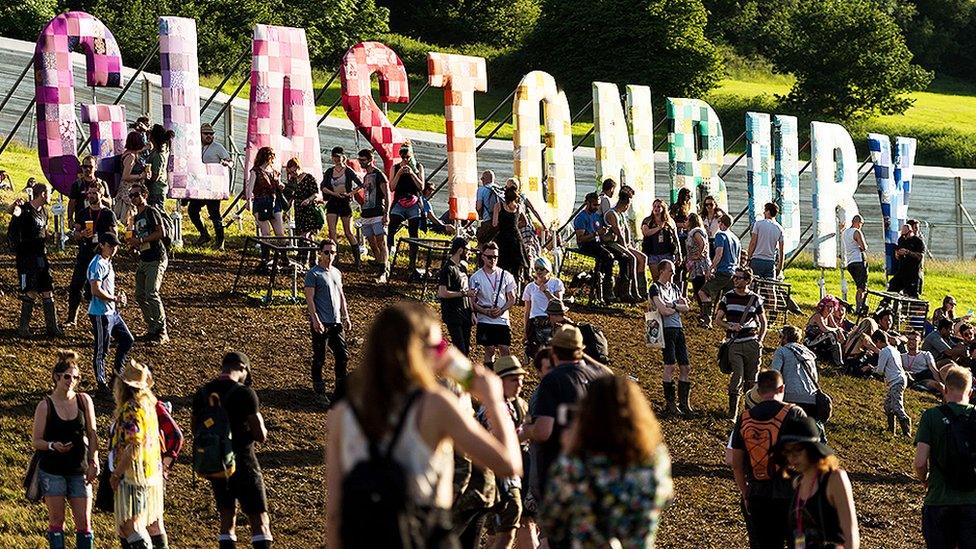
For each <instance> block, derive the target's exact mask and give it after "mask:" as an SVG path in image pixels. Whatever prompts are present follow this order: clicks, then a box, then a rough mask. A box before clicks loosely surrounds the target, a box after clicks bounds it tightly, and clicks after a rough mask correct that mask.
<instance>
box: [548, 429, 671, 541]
mask: <svg viewBox="0 0 976 549" xmlns="http://www.w3.org/2000/svg"><path fill="white" fill-rule="evenodd" d="M671 500H672V484H671V457H670V456H669V455H668V450H667V448H666V447H665V446H664V444H661V445H659V446H658V448H657V452H656V455H655V456H654V458H653V460H652V461H650V462H648V463H644V464H640V465H634V466H630V467H628V468H626V469H621V468H620V467H619V466H618V465H616V464H614V463H613V462H612V461H610V460H609V459H608V458H607V457H606V456H602V455H595V456H562V457H560V458H559V460H558V461H557V462H556V463H555V464H554V465H553V467H552V471H551V472H550V478H549V487H548V490H547V491H546V501H545V504H544V505H542V506H541V508H540V514H541V516H540V521H541V523H540V525H541V526H542V529H543V531H544V532H546V534H547V535H548V536H549V538H550V542H551V543H550V546H551V547H571V546H573V545H574V543H579V544H580V545H581V546H583V547H596V546H603V545H605V544H607V543H609V541H610V540H611V539H617V540H618V541H620V543H621V544H622V545H623V546H624V547H654V537H655V535H656V533H657V525H658V521H659V519H660V516H661V511H663V510H664V509H665V508H666V507H667V506H668V505H669V504H670V503H671ZM553 542H554V543H553Z"/></svg>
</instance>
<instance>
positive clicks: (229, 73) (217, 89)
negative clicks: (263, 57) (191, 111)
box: [200, 43, 251, 114]
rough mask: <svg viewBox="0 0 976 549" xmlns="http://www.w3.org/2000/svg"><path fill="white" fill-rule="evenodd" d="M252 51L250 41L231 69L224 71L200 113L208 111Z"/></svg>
mask: <svg viewBox="0 0 976 549" xmlns="http://www.w3.org/2000/svg"><path fill="white" fill-rule="evenodd" d="M250 53H251V44H250V43H248V45H247V47H246V48H244V51H243V52H241V55H240V56H238V58H237V61H236V62H235V63H234V66H233V67H232V68H231V69H230V70H229V71H227V72H226V73H224V78H223V79H222V80H221V81H220V84H217V87H215V88H214V90H213V93H211V94H210V97H208V98H207V100H206V102H204V104H203V106H202V107H200V114H203V113H204V112H206V110H207V107H209V106H210V104H211V103H213V101H214V99H216V98H217V94H218V93H220V90H222V89H224V85H225V84H227V81H228V80H230V77H231V76H234V75H235V74H237V69H238V68H240V66H241V63H243V62H244V60H245V59H247V56H248V54H250ZM246 79H247V78H246V77H245V80H246Z"/></svg>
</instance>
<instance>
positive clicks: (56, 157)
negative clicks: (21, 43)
mask: <svg viewBox="0 0 976 549" xmlns="http://www.w3.org/2000/svg"><path fill="white" fill-rule="evenodd" d="M79 46H80V47H81V49H82V51H84V53H85V57H86V63H85V68H86V71H87V77H88V85H89V86H104V87H115V88H117V87H120V86H121V84H122V54H121V52H120V51H119V45H118V43H116V41H115V37H114V36H112V33H111V31H109V30H108V28H107V27H106V26H105V24H104V23H102V22H101V21H99V20H98V19H96V18H95V17H93V16H91V15H89V14H87V13H85V12H81V11H69V12H65V13H62V14H60V15H58V16H57V17H55V18H54V19H52V20H51V21H50V22H49V23H48V24H47V25H46V26H45V27H44V30H42V31H41V34H40V35H39V36H38V37H37V45H36V46H35V48H34V97H35V98H36V100H37V108H36V111H37V155H38V157H39V159H40V162H41V170H43V172H44V177H46V178H47V180H48V181H50V182H51V184H52V185H54V188H56V189H57V190H59V191H61V192H62V193H64V194H67V193H68V192H70V190H71V184H72V183H73V182H74V180H75V178H76V177H77V176H78V156H77V150H76V148H77V143H78V142H77V133H76V130H75V90H74V75H73V74H72V69H73V67H72V61H71V52H72V50H74V49H75V48H77V47H79ZM90 114H96V115H97V114H101V113H90ZM105 114H109V113H105ZM106 133H108V132H106Z"/></svg>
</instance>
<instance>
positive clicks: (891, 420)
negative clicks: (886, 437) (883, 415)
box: [885, 414, 895, 435]
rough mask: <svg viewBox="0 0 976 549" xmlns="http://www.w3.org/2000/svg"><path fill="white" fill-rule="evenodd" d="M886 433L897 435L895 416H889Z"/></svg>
mask: <svg viewBox="0 0 976 549" xmlns="http://www.w3.org/2000/svg"><path fill="white" fill-rule="evenodd" d="M885 432H886V433H888V434H891V435H893V434H895V414H888V429H887V430H886V431H885Z"/></svg>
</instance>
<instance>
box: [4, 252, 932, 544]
mask: <svg viewBox="0 0 976 549" xmlns="http://www.w3.org/2000/svg"><path fill="white" fill-rule="evenodd" d="M72 262H73V257H71V258H63V259H60V258H59V259H57V260H56V261H55V267H54V268H55V275H56V285H57V288H58V292H57V302H58V305H59V310H60V312H61V314H62V315H63V314H64V303H65V302H66V293H65V290H64V288H65V287H66V286H67V282H68V278H69V276H70V269H71V263H72ZM235 266H236V255H231V254H228V255H226V256H218V257H205V256H193V255H185V254H180V255H178V256H177V257H176V258H175V259H172V260H171V263H170V268H169V271H168V272H167V273H166V279H165V282H164V286H163V297H164V303H165V306H166V311H167V316H168V319H169V323H170V336H171V338H172V342H171V343H170V344H169V345H167V346H164V347H161V348H148V347H145V346H141V345H140V344H137V346H136V348H135V350H134V356H135V357H136V358H137V359H139V360H145V361H148V362H150V363H151V364H152V366H153V368H154V371H155V376H156V388H155V390H156V394H157V395H158V396H159V398H161V399H163V400H168V401H170V402H172V404H173V408H174V412H175V413H174V415H175V417H176V419H177V421H178V422H180V423H181V425H183V426H184V427H188V423H189V405H190V398H191V396H192V394H193V392H194V391H195V389H196V388H197V387H198V386H199V385H201V384H203V383H204V382H206V381H207V380H209V379H211V378H212V377H214V376H215V375H216V373H217V371H218V369H219V361H220V357H221V356H222V354H223V353H224V352H225V351H227V350H230V349H234V350H240V351H243V352H245V353H247V355H248V356H249V357H250V359H251V362H252V365H253V375H254V388H255V390H256V391H257V394H258V397H259V398H260V400H261V405H262V412H263V413H264V416H265V419H266V422H267V426H268V430H269V432H270V434H269V440H268V442H267V443H266V444H263V445H260V446H259V447H258V458H259V460H260V462H261V466H262V468H263V470H264V474H265V480H266V483H267V488H268V500H269V504H270V511H271V517H272V519H271V520H272V523H271V524H272V530H273V533H274V537H275V540H276V542H277V543H276V546H278V547H307V546H309V545H312V544H316V543H318V542H319V541H321V539H322V534H323V531H324V528H325V524H324V520H323V509H324V502H325V493H324V489H323V479H324V470H323V465H322V461H323V458H322V456H323V448H322V444H321V439H322V427H323V425H324V422H325V412H323V411H322V410H321V409H319V408H317V407H316V405H315V404H314V400H313V395H312V392H311V389H310V381H309V373H308V372H309V362H310V357H311V349H310V344H309V339H308V335H307V320H306V317H305V311H304V306H301V305H276V306H272V307H262V306H260V305H259V304H257V303H256V302H255V301H254V300H253V299H249V298H246V297H243V296H239V295H232V294H231V293H230V288H231V284H232V282H233V268H234V267H235ZM116 269H117V273H118V281H117V287H121V288H125V289H126V290H127V293H128V294H129V296H130V298H131V297H132V296H133V294H134V290H133V270H134V263H133V261H132V260H131V259H130V258H120V259H119V260H118V261H117V267H116ZM344 270H345V271H346V274H345V277H346V293H347V296H348V299H349V302H350V312H351V314H352V317H353V335H354V336H360V337H361V336H363V335H364V334H365V332H366V330H367V328H368V326H369V323H370V319H371V317H372V315H373V314H374V313H375V311H377V310H378V309H379V308H380V307H383V306H384V305H387V304H389V303H392V302H395V301H396V300H398V299H402V294H401V293H399V291H402V290H403V287H402V286H400V285H397V284H391V285H389V286H378V285H376V284H374V283H373V282H372V280H371V279H370V278H369V277H367V276H364V275H361V274H357V273H355V272H350V271H349V270H347V269H344ZM0 280H2V281H3V286H2V289H3V295H2V296H0V447H2V448H5V449H6V450H4V451H0V547H42V546H46V545H44V541H43V538H42V537H41V536H42V534H43V532H44V530H45V520H46V519H45V518H44V517H45V513H44V510H43V507H42V506H30V505H28V504H26V503H25V501H24V500H23V497H22V492H21V490H20V488H19V483H20V480H21V479H22V477H23V471H24V468H25V467H26V465H27V461H28V459H29V455H30V454H29V452H30V450H29V448H30V444H29V433H30V424H31V417H32V415H33V411H34V408H35V406H36V403H37V402H38V401H39V400H40V399H41V398H42V396H43V394H44V393H45V392H47V391H48V390H49V389H50V367H51V364H52V357H53V356H54V351H55V350H56V349H58V348H73V349H76V350H78V351H80V352H81V354H82V356H83V359H84V360H85V361H90V357H91V348H90V346H91V336H90V335H89V332H88V328H87V324H82V327H79V328H75V329H73V330H71V331H69V332H68V334H67V336H66V337H65V338H63V339H57V340H51V339H46V338H43V337H41V336H34V337H33V338H32V339H30V340H27V341H25V340H21V339H18V338H16V337H15V327H16V323H17V315H18V307H19V301H18V300H17V297H16V295H15V294H14V293H13V288H12V282H13V281H14V280H15V276H14V272H13V261H12V257H11V256H9V255H8V256H4V257H3V258H2V261H0ZM249 281H250V282H251V283H252V284H253V287H254V288H256V287H257V285H258V284H259V281H258V280H257V279H256V278H251V279H249ZM284 282H290V280H287V281H284ZM433 306H434V307H435V308H436V304H435V305H433ZM122 314H123V316H124V317H125V319H126V321H127V323H128V324H129V326H130V328H131V329H132V331H133V333H135V334H138V333H142V332H144V331H145V325H144V323H143V321H142V318H141V315H140V314H139V310H138V308H137V307H136V306H135V304H134V303H130V304H129V306H128V307H126V308H125V309H123V312H122ZM570 314H571V316H572V317H573V318H575V319H577V320H583V321H588V322H593V323H595V324H597V325H598V326H600V327H602V328H603V330H604V332H605V333H606V334H607V336H608V337H609V340H610V347H611V356H612V358H613V367H614V369H616V370H618V371H620V372H624V373H627V374H629V375H631V376H633V377H635V378H637V379H638V380H639V382H640V384H641V386H642V387H643V388H644V390H645V392H646V394H647V395H648V396H649V397H650V398H651V399H652V401H653V402H654V404H655V408H656V409H657V408H660V407H661V405H662V400H663V399H662V390H661V384H660V372H661V356H660V351H657V350H651V349H648V348H646V347H645V346H644V344H643V342H642V336H641V331H642V327H643V320H642V315H641V314H640V311H638V309H637V308H630V309H628V310H623V309H618V310H614V311H612V312H611V314H605V313H601V314H597V313H596V312H591V313H586V312H585V311H582V312H577V311H575V310H574V312H572V313H570ZM512 315H513V318H519V319H520V318H521V315H522V308H521V307H516V308H515V309H513V311H512ZM804 320H805V319H798V318H796V319H794V322H796V323H801V324H802V322H804ZM687 324H692V323H691V322H687ZM513 325H514V331H515V334H514V337H513V339H514V340H515V341H521V337H522V335H521V328H520V325H521V322H514V323H513ZM34 328H35V332H40V331H41V329H42V326H41V318H40V315H39V313H37V314H36V315H35V321H34ZM687 333H688V341H689V346H690V349H691V355H692V356H691V358H692V363H693V382H694V383H695V386H694V390H693V397H692V401H693V405H694V406H695V407H697V408H698V409H699V410H701V411H703V412H704V413H703V415H702V416H701V417H700V418H698V419H694V420H677V419H669V420H664V421H663V426H664V431H665V436H666V442H667V444H668V447H669V449H670V452H671V456H672V459H673V461H674V467H673V474H674V477H675V502H674V505H673V506H672V507H671V508H670V509H668V510H667V511H666V512H665V513H664V514H663V516H662V519H661V528H660V532H659V537H658V546H660V547H721V546H726V547H743V546H745V545H746V543H747V542H746V537H745V530H744V528H743V523H742V519H741V516H740V512H739V508H738V498H737V495H736V493H735V487H734V483H733V481H732V475H731V472H730V471H729V469H728V468H727V467H726V465H725V463H724V452H723V447H724V444H725V442H726V439H727V437H728V434H729V430H730V427H731V425H730V423H729V422H728V420H726V419H723V418H722V411H723V410H724V408H725V393H726V392H725V384H726V382H727V379H726V377H725V376H723V375H722V374H720V373H719V371H718V368H717V366H716V365H715V361H714V358H713V357H714V349H715V346H716V345H717V341H718V338H719V334H718V333H717V332H707V333H706V332H704V331H703V330H701V329H700V328H697V327H689V328H687ZM767 343H768V344H772V340H770V341H767ZM518 347H519V348H518V349H517V350H518V352H521V348H520V346H518ZM351 354H352V357H351V365H352V366H353V367H355V364H356V361H357V359H358V354H359V349H358V348H357V347H352V348H351ZM768 360H769V353H767V354H766V361H768ZM330 368H331V362H330V363H329V364H327V368H326V370H327V375H330V374H329V373H328V371H329V370H330ZM82 375H83V378H84V380H83V382H82V384H83V387H84V388H85V389H86V390H93V389H94V373H93V372H92V371H91V366H90V363H89V362H86V363H85V367H84V369H83V371H82ZM824 376H825V380H824V386H825V389H826V390H827V391H828V392H829V393H831V394H832V395H833V396H834V399H835V409H836V412H835V419H834V420H832V422H831V424H830V425H829V431H828V436H829V437H830V442H831V444H832V445H833V446H834V448H835V449H836V450H837V453H838V455H839V457H840V458H841V460H842V463H843V464H844V466H845V467H846V468H847V469H848V470H849V471H850V473H851V478H852V482H853V484H854V491H855V500H856V505H857V510H858V516H859V520H860V525H861V536H862V546H864V547H917V546H920V545H921V543H922V542H921V528H920V521H921V519H920V513H921V499H922V495H923V489H922V487H921V485H920V484H919V483H917V482H914V481H913V480H912V478H911V477H910V476H909V475H910V474H911V455H912V447H911V444H910V442H909V441H908V440H906V439H904V438H901V437H898V438H893V437H891V436H890V435H885V434H882V422H883V421H884V420H883V414H882V412H881V403H882V399H883V388H882V383H881V382H880V381H873V380H869V381H865V380H853V379H849V378H844V377H842V376H840V375H839V374H836V373H832V372H826V373H825V374H824ZM328 382H329V383H331V379H328ZM534 385H535V380H534V379H533V380H530V381H529V383H528V385H527V387H526V392H527V393H528V392H530V391H531V389H532V387H534ZM906 401H907V404H908V406H909V409H910V413H911V414H912V415H913V417H915V418H917V417H918V414H919V413H920V411H921V410H922V409H923V408H924V407H928V406H931V405H933V403H934V400H932V399H931V398H930V397H925V396H920V395H918V394H917V393H910V394H908V395H906ZM109 413H110V408H109V406H108V404H107V403H100V404H99V405H98V421H99V424H98V428H99V433H100V434H101V435H102V436H104V435H105V433H106V431H107V423H108V417H109ZM104 446H105V444H104V440H103V443H102V448H103V449H104ZM188 454H189V450H188V448H187V449H185V450H184V455H183V456H182V457H181V459H180V464H179V465H178V467H177V468H176V470H175V472H174V474H173V476H171V478H170V481H169V485H168V492H167V497H166V523H167V529H168V531H169V536H170V540H171V546H173V547H203V546H214V540H215V536H216V513H215V510H214V506H213V502H212V499H211V496H210V491H209V487H208V485H207V484H206V483H205V482H194V481H193V480H192V478H191V476H192V475H191V471H190V466H189V462H188V460H187V457H188ZM241 525H242V526H241V528H240V529H239V537H240V539H241V540H245V539H247V537H246V535H245V534H246V533H247V530H246V526H244V522H243V519H242V520H241ZM96 526H97V528H96V531H97V536H98V537H99V538H100V539H101V540H107V539H109V538H111V537H112V533H111V518H110V517H109V516H107V515H104V514H96ZM69 527H70V526H69ZM103 544H104V545H103ZM98 545H99V546H108V545H107V544H105V542H104V541H102V542H100V543H98ZM242 545H243V544H242Z"/></svg>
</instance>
